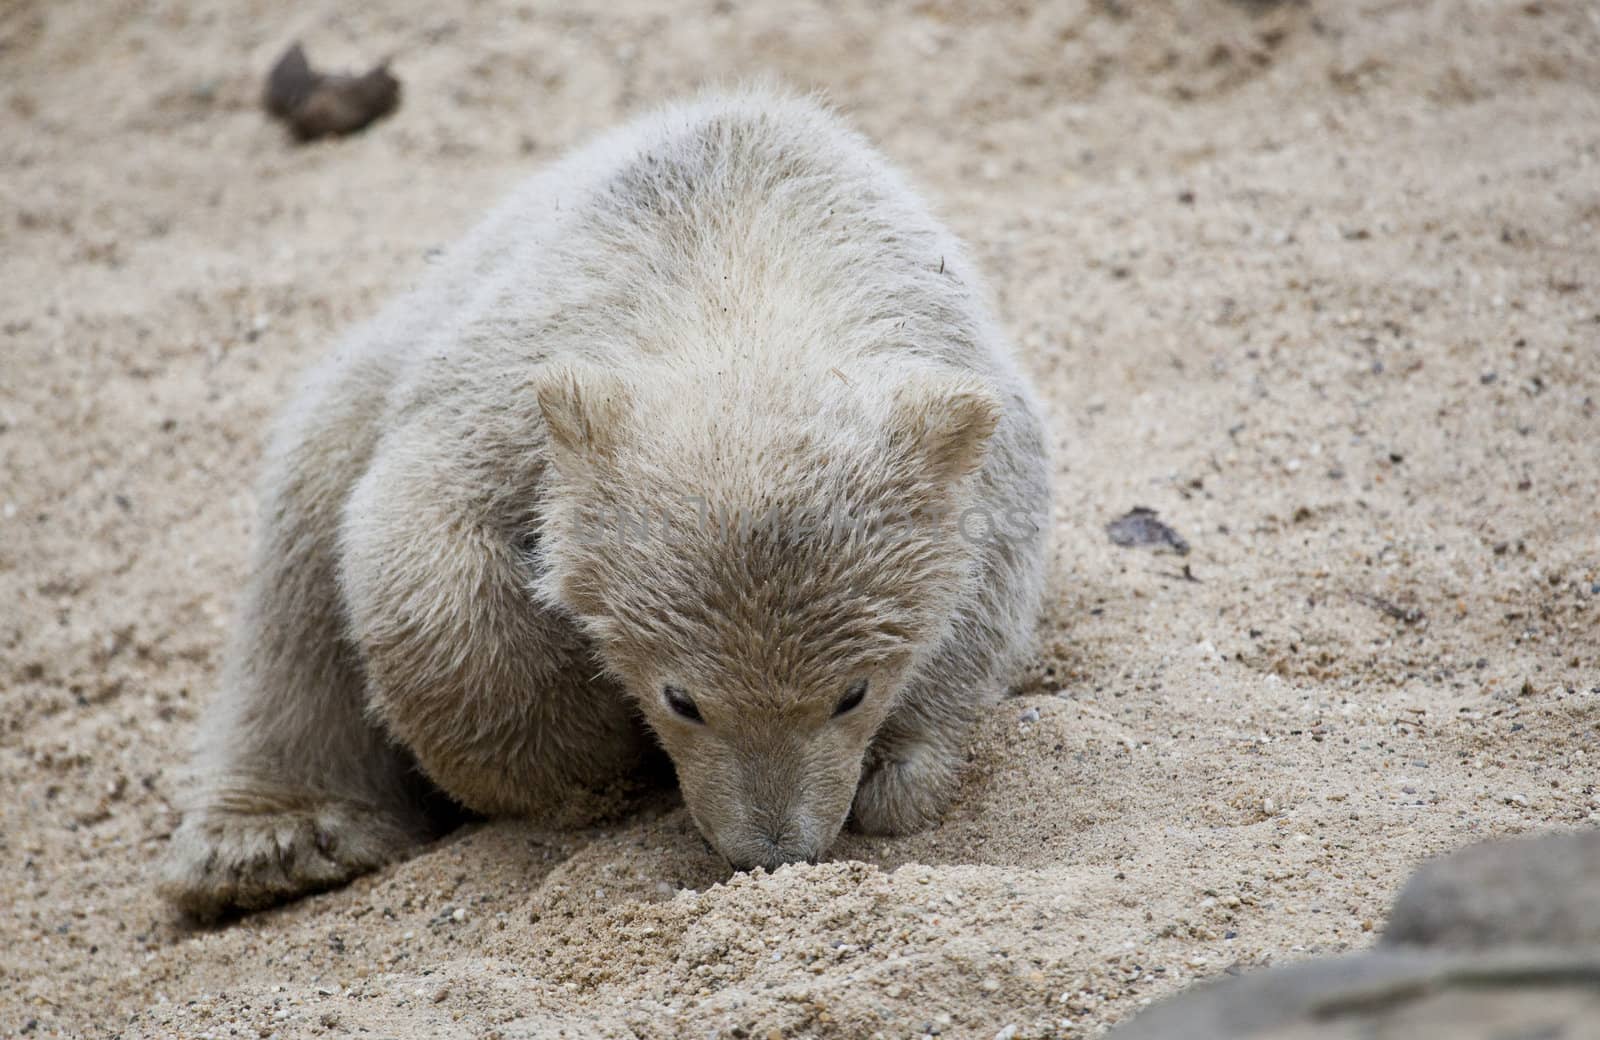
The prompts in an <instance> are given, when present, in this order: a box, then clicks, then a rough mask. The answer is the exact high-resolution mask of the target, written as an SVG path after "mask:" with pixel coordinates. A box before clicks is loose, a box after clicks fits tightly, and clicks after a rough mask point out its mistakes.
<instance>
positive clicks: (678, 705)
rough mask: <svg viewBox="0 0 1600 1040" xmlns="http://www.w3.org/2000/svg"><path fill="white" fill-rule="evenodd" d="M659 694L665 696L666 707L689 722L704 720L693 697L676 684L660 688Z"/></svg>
mask: <svg viewBox="0 0 1600 1040" xmlns="http://www.w3.org/2000/svg"><path fill="white" fill-rule="evenodd" d="M661 696H662V697H664V698H666V701H667V707H669V708H671V709H672V710H673V711H674V712H676V713H677V714H678V715H679V716H680V717H681V718H685V719H688V720H689V721H690V722H704V721H705V719H703V718H701V717H700V709H699V708H698V707H696V706H695V703H694V698H692V697H690V696H689V695H688V694H687V693H684V692H683V690H681V689H679V688H678V687H676V686H667V687H664V688H663V689H662V690H661Z"/></svg>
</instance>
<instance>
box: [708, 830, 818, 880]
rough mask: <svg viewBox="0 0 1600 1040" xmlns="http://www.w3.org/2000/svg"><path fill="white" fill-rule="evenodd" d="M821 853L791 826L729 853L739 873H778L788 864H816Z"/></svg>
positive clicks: (757, 836) (752, 837)
mask: <svg viewBox="0 0 1600 1040" xmlns="http://www.w3.org/2000/svg"><path fill="white" fill-rule="evenodd" d="M817 851H818V850H817V849H816V848H815V847H814V845H813V844H812V843H811V842H809V841H807V840H806V838H805V836H804V835H803V834H802V833H801V832H800V829H799V828H798V827H795V826H793V825H792V824H789V823H785V824H783V825H780V826H778V827H767V828H763V829H761V830H759V831H757V832H755V833H753V834H751V835H750V836H749V840H747V841H743V842H739V843H738V844H737V846H736V847H734V848H730V849H728V850H727V852H728V853H729V855H728V862H729V863H731V864H732V865H733V868H734V869H735V870H753V869H754V868H756V867H765V868H767V869H768V870H776V869H778V868H779V867H781V866H783V865H784V864H785V863H801V862H804V863H815V862H816V861H817Z"/></svg>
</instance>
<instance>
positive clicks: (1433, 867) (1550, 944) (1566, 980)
mask: <svg viewBox="0 0 1600 1040" xmlns="http://www.w3.org/2000/svg"><path fill="white" fill-rule="evenodd" d="M1110 1035H1111V1037H1112V1038H1113V1040H1233V1038H1243V1037H1251V1038H1258V1040H1269V1038H1270V1040H1356V1038H1362V1040H1366V1038H1377V1037H1395V1038H1406V1040H1411V1038H1418V1040H1424V1038H1431V1037H1440V1038H1451V1040H1455V1038H1460V1040H1600V831H1583V832H1572V833H1557V834H1547V835H1542V836H1539V837H1535V838H1525V839H1518V840H1515V841H1500V842H1487V843H1484V844H1482V845H1474V846H1471V847H1470V848H1467V849H1463V850H1461V851H1459V852H1456V853H1453V854H1451V855H1449V856H1445V857H1443V858H1441V859H1438V860H1435V861H1434V862H1432V863H1429V864H1428V865H1426V866H1425V867H1423V868H1422V869H1420V870H1419V871H1417V873H1416V874H1414V875H1413V876H1412V878H1411V880H1410V881H1408V882H1407V883H1406V885H1405V887H1404V888H1403V889H1402V890H1401V893H1400V897H1399V899H1398V900H1397V901H1396V903H1395V907H1394V911H1393V912H1392V914H1391V915H1390V921H1389V927H1388V929H1387V931H1386V932H1385V933H1384V937H1383V941H1382V944H1381V946H1380V947H1379V948H1378V949H1376V950H1373V951H1370V952H1368V953H1360V954H1354V955H1352V956H1348V957H1339V958H1334V959H1329V960H1320V961H1311V962H1308V963H1305V964H1296V965H1292V966H1290V967H1285V968H1276V969H1272V970H1268V971H1263V972H1261V973H1259V974H1256V975H1247V976H1245V977H1243V978H1240V979H1230V980H1225V981H1222V982H1219V983H1212V984H1208V985H1203V986H1198V987H1196V988H1194V989H1191V990H1189V991H1187V992H1185V993H1181V994H1179V995H1178V996H1177V997H1175V998H1173V999H1171V1000H1168V1001H1166V1002H1165V1003H1162V1004H1158V1005H1156V1006H1155V1007H1153V1008H1151V1009H1150V1010H1149V1011H1148V1012H1146V1013H1145V1014H1143V1015H1140V1016H1139V1017H1137V1018H1136V1019H1134V1020H1133V1021H1132V1022H1131V1023H1129V1024H1128V1025H1126V1026H1124V1027H1122V1028H1120V1029H1117V1030H1115V1031H1113V1032H1112V1033H1111V1034H1110Z"/></svg>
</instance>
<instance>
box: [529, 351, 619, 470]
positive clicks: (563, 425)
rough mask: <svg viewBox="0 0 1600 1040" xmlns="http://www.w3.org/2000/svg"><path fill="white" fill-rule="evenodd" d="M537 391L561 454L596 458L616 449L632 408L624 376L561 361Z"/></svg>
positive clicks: (571, 457)
mask: <svg viewBox="0 0 1600 1040" xmlns="http://www.w3.org/2000/svg"><path fill="white" fill-rule="evenodd" d="M534 393H535V395H536V396H537V397H538V401H539V411H540V413H541V414H542V415H543V416H544V425H545V428H546V429H547V430H549V431H550V444H551V447H552V448H553V449H554V450H555V451H556V453H557V455H558V456H564V457H566V458H567V459H569V460H576V461H582V462H592V461H594V460H597V459H601V458H607V457H609V456H610V455H611V454H612V453H613V452H615V451H616V449H617V445H618V444H619V443H620V442H621V436H622V426H623V423H624V422H625V421H626V418H627V414H628V410H629V397H628V389H627V386H626V385H625V384H624V383H623V382H622V380H621V379H619V378H617V377H616V376H614V375H612V374H611V373H610V372H603V371H600V370H599V369H592V368H587V367H582V366H577V365H560V366H555V367H552V368H551V369H549V370H548V371H546V372H544V373H543V374H541V375H540V377H539V380H538V382H537V383H536V384H535V389H534Z"/></svg>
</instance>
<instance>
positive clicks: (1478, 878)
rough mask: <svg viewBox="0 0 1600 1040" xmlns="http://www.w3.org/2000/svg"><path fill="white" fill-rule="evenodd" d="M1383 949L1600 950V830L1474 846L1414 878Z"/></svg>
mask: <svg viewBox="0 0 1600 1040" xmlns="http://www.w3.org/2000/svg"><path fill="white" fill-rule="evenodd" d="M1383 945H1385V946H1400V945H1413V946H1429V947H1434V948H1441V949H1453V950H1488V949H1495V948H1498V947H1502V946H1506V945H1525V946H1531V945H1539V946H1547V947H1581V946H1595V947H1600V831H1574V832H1567V833H1556V834H1542V835H1539V836H1537V837H1533V838H1519V839H1515V840H1512V841H1494V842H1485V843H1483V844H1481V845H1472V846H1469V847H1467V848H1465V849H1462V850H1461V851H1459V852H1455V853H1452V854H1450V855H1448V856H1444V857H1442V858H1440V859H1437V860H1434V861H1433V862H1431V863H1428V864H1426V865H1425V866H1423V867H1422V869H1420V870H1418V871H1417V872H1416V873H1415V874H1413V875H1412V876H1411V880H1410V881H1407V882H1406V885H1405V887H1404V888H1402V889H1401V890H1400V896H1399V898H1398V899H1396V900H1395V904H1394V910H1393V912H1391V914H1390V915H1389V926H1388V928H1387V929H1385V931H1384V933H1383Z"/></svg>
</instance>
